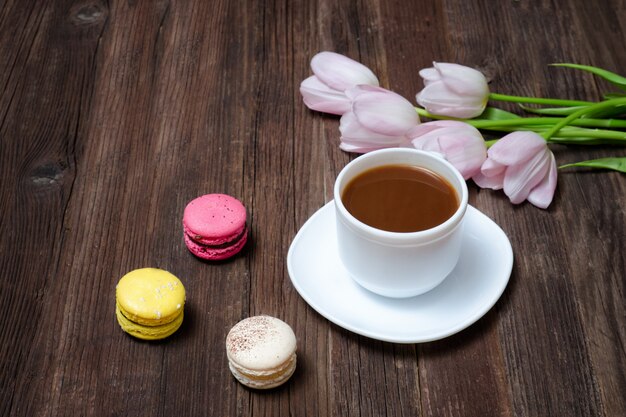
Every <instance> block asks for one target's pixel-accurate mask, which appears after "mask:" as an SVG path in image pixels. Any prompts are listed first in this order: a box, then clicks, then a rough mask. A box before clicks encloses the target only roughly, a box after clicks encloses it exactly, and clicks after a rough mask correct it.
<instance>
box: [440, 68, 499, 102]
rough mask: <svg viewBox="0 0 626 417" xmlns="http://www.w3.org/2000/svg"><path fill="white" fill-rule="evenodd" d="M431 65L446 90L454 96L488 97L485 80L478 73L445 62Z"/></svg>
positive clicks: (471, 69)
mask: <svg viewBox="0 0 626 417" xmlns="http://www.w3.org/2000/svg"><path fill="white" fill-rule="evenodd" d="M433 65H434V67H435V68H436V70H437V71H438V72H439V73H440V77H441V79H442V80H443V81H444V82H445V83H446V85H447V86H448V88H449V89H450V90H452V91H454V92H455V93H456V94H459V95H470V96H479V97H487V96H488V95H489V87H488V85H487V79H486V78H485V76H484V75H483V74H482V73H481V72H480V71H477V70H475V69H473V68H470V67H466V66H464V65H459V64H450V63H445V62H435V63H433Z"/></svg>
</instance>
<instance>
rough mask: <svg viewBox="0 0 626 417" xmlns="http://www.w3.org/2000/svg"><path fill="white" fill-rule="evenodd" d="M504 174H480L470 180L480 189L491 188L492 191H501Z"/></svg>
mask: <svg viewBox="0 0 626 417" xmlns="http://www.w3.org/2000/svg"><path fill="white" fill-rule="evenodd" d="M504 174H505V171H504V170H502V172H500V173H497V174H493V175H490V176H487V175H485V174H483V173H482V172H479V173H478V174H476V175H474V176H473V177H472V180H474V182H475V183H476V185H478V186H479V187H480V188H491V189H492V190H501V189H502V187H503V184H504Z"/></svg>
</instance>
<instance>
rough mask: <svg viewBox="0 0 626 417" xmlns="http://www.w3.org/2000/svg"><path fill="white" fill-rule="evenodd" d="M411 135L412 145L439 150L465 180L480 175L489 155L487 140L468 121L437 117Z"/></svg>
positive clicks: (418, 147)
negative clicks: (439, 118) (438, 118)
mask: <svg viewBox="0 0 626 417" xmlns="http://www.w3.org/2000/svg"><path fill="white" fill-rule="evenodd" d="M412 134H413V135H415V136H414V138H413V139H412V140H411V144H412V145H413V147H415V148H416V149H422V150H424V151H431V152H437V153H440V154H441V155H443V157H444V158H445V159H446V160H448V162H450V163H451V164H452V165H453V166H454V167H455V168H456V169H458V170H459V172H460V173H461V175H463V178H465V179H468V178H471V177H472V176H474V175H476V174H478V173H479V172H480V167H481V166H482V164H483V162H485V159H486V158H487V146H486V145H485V140H484V139H483V137H482V135H481V134H480V132H479V131H478V129H476V128H475V127H473V126H470V125H468V124H467V123H463V122H457V121H453V120H437V121H434V122H428V123H423V124H421V125H419V126H418V127H417V128H416V129H414V130H413V132H412Z"/></svg>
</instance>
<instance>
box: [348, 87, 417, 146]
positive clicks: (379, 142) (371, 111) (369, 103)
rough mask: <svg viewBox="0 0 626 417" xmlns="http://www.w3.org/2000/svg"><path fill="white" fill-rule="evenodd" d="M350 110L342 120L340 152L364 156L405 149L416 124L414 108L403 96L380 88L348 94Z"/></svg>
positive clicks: (349, 91) (363, 89)
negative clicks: (377, 150)
mask: <svg viewBox="0 0 626 417" xmlns="http://www.w3.org/2000/svg"><path fill="white" fill-rule="evenodd" d="M346 94H347V96H348V97H349V98H351V99H352V111H350V112H348V113H345V114H344V115H343V116H342V117H341V122H340V126H339V131H340V132H341V145H340V147H341V149H343V150H345V151H348V152H359V153H365V152H369V151H373V150H376V149H382V148H390V147H398V146H406V145H407V144H408V143H409V136H410V135H411V134H412V130H413V129H414V128H416V127H417V126H418V125H419V116H418V115H417V112H416V111H415V108H414V107H413V105H412V104H411V102H409V101H408V100H407V99H405V98H404V97H402V96H400V95H398V94H396V93H394V92H392V91H389V90H385V89H384V88H380V87H372V86H367V85H361V86H357V87H355V88H353V89H350V90H348V91H347V93H346Z"/></svg>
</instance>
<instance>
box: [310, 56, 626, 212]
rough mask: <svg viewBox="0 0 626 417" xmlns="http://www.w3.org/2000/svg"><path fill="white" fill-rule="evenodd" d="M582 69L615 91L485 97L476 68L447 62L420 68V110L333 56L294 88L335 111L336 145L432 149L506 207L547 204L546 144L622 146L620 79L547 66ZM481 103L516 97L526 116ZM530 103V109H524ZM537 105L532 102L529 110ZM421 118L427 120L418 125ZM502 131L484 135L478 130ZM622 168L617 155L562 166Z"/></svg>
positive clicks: (318, 61) (552, 170) (551, 165)
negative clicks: (597, 96) (587, 97)
mask: <svg viewBox="0 0 626 417" xmlns="http://www.w3.org/2000/svg"><path fill="white" fill-rule="evenodd" d="M555 65H560V66H564V67H570V68H575V69H579V70H584V71H588V72H591V73H593V74H595V75H597V76H600V77H602V78H604V79H606V80H607V81H609V82H610V83H612V84H613V85H615V86H617V87H618V88H619V89H621V90H622V91H621V92H619V93H612V94H607V95H605V97H604V98H603V100H602V101H598V102H589V101H578V100H562V99H551V98H536V97H519V96H510V95H504V94H497V93H491V92H490V91H489V87H488V84H487V80H486V78H485V76H484V75H483V74H482V73H480V72H479V71H477V70H475V69H472V68H469V67H466V66H462V65H458V64H450V63H433V67H432V68H426V69H422V70H421V71H420V72H419V74H420V76H421V77H422V78H423V80H424V89H423V90H422V91H420V92H419V93H418V94H417V96H416V101H417V103H418V104H419V105H420V106H421V107H416V106H414V105H413V104H412V103H411V102H409V101H408V100H406V99H405V98H404V97H402V96H400V95H398V94H396V93H394V92H392V91H389V90H386V89H384V88H382V87H380V86H379V82H378V78H377V77H376V75H374V73H373V72H372V71H371V70H370V69H369V68H367V67H366V66H364V65H362V64H360V63H359V62H356V61H354V60H352V59H350V58H348V57H345V56H343V55H340V54H336V53H334V52H320V53H318V54H317V55H315V56H314V57H313V59H312V60H311V69H312V70H313V73H314V75H313V76H311V77H309V78H307V79H305V80H304V81H302V83H301V85H300V92H301V94H302V97H303V99H304V103H305V104H306V106H307V107H309V108H310V109H312V110H317V111H320V112H324V113H330V114H336V115H340V116H341V121H340V125H339V131H340V133H341V144H340V148H341V149H343V150H345V151H347V152H357V153H365V152H369V151H372V150H376V149H382V148H389V147H414V148H416V149H422V150H426V151H431V152H437V153H439V154H441V155H442V156H443V157H444V158H446V159H447V160H448V161H449V162H450V163H451V164H452V165H454V166H455V167H456V168H457V169H458V170H459V171H460V172H461V174H462V175H463V177H464V178H465V179H466V180H468V179H470V178H471V179H472V180H473V181H474V182H475V183H476V184H477V185H478V186H479V187H482V188H491V189H494V190H499V189H503V190H504V193H505V194H506V195H507V196H508V197H509V199H510V200H511V202H512V203H513V204H519V203H521V202H523V201H525V200H528V201H529V202H530V203H531V204H533V205H535V206H537V207H540V208H547V207H548V206H549V205H550V203H551V202H552V198H553V196H554V191H555V189H556V183H557V165H556V161H555V158H554V154H553V153H552V151H551V150H550V148H549V147H548V144H550V143H559V144H621V145H626V132H625V131H624V129H626V120H624V119H620V118H619V117H621V116H622V115H624V114H626V94H625V93H624V91H625V90H626V78H624V77H621V76H619V75H617V74H614V73H612V72H609V71H606V70H603V69H600V68H596V67H591V66H584V65H576V64H555ZM490 101H507V102H516V103H519V104H520V105H521V107H522V108H523V109H524V110H525V111H527V112H530V113H533V117H521V116H519V115H517V114H514V113H511V112H507V111H504V110H501V109H498V108H496V107H491V106H490V107H488V106H487V105H488V103H489V102H490ZM529 105H535V106H536V107H530V106H529ZM537 105H538V106H537ZM420 116H421V117H425V118H428V119H431V120H432V121H430V122H426V123H421V122H420ZM486 131H489V132H503V133H504V135H503V136H502V137H501V138H500V139H495V140H485V139H484V138H483V134H482V133H481V132H486ZM571 166H585V167H590V168H602V169H611V170H617V171H621V172H626V157H616V158H603V159H596V160H590V161H581V162H577V163H574V164H567V165H562V166H560V167H559V168H566V167H571Z"/></svg>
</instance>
